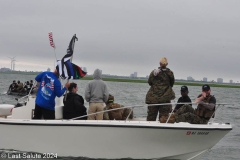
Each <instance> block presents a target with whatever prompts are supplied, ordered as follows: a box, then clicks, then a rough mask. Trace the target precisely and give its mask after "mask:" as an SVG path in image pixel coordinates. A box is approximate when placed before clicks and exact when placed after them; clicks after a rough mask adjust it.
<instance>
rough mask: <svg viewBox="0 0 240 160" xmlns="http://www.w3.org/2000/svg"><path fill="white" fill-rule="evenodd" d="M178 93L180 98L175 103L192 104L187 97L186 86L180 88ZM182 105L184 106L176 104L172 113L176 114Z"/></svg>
mask: <svg viewBox="0 0 240 160" xmlns="http://www.w3.org/2000/svg"><path fill="white" fill-rule="evenodd" d="M180 92H181V95H182V96H181V97H180V98H179V99H178V101H177V103H184V102H187V103H192V101H191V99H190V98H189V96H188V93H189V91H188V87H187V86H182V87H181V90H180ZM183 105H184V104H177V105H176V107H175V109H174V112H176V111H177V110H178V109H179V108H181V107H182V106H183ZM189 105H192V104H189Z"/></svg>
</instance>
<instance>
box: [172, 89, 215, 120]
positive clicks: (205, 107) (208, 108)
mask: <svg viewBox="0 0 240 160" xmlns="http://www.w3.org/2000/svg"><path fill="white" fill-rule="evenodd" d="M195 103H198V106H197V109H195V110H194V109H193V108H192V106H190V105H184V106H182V107H181V108H180V109H179V110H177V112H176V113H175V121H176V122H188V123H191V124H207V123H208V121H209V119H210V118H211V117H213V118H214V113H215V105H216V98H215V97H214V96H213V95H211V90H210V86H209V85H208V84H204V85H203V86H202V94H200V95H199V96H198V98H197V99H195Z"/></svg>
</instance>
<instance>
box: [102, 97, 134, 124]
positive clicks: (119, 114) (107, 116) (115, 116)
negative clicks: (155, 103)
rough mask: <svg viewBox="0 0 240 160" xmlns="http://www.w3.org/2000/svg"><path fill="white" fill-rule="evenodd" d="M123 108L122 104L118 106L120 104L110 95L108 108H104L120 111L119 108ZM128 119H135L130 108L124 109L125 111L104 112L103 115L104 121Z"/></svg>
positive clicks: (107, 103)
mask: <svg viewBox="0 0 240 160" xmlns="http://www.w3.org/2000/svg"><path fill="white" fill-rule="evenodd" d="M122 107H124V106H123V105H121V104H118V103H114V96H113V95H111V94H109V96H108V101H107V102H106V107H104V110H110V109H118V108H122ZM130 112H131V113H130ZM129 114H130V115H129ZM128 115H129V117H128ZM127 117H128V118H129V119H132V118H133V111H131V109H130V108H124V109H118V110H114V111H109V112H104V114H103V119H104V120H126V119H127Z"/></svg>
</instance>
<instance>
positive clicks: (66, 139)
mask: <svg viewBox="0 0 240 160" xmlns="http://www.w3.org/2000/svg"><path fill="white" fill-rule="evenodd" d="M56 101H57V103H56V107H55V108H56V119H57V120H32V119H31V118H32V116H33V109H34V106H35V98H34V97H32V96H30V97H29V99H28V102H27V105H26V106H23V107H18V108H14V109H12V115H11V116H7V118H2V119H0V128H1V136H0V148H1V149H7V150H8V149H14V150H19V151H25V152H34V153H35V152H37V153H51V154H53V155H56V154H57V156H64V157H68V156H71V157H88V158H100V159H101V158H105V159H121V158H132V159H182V160H186V159H195V158H199V157H200V155H202V154H203V153H204V152H206V151H208V150H209V149H211V148H212V147H213V146H214V145H215V144H216V143H218V142H219V141H220V140H221V139H222V138H223V137H224V136H225V135H226V134H227V133H228V132H229V131H231V130H232V125H230V124H223V123H213V122H209V123H208V124H189V123H174V124H169V123H160V122H159V121H153V122H149V121H146V118H134V119H132V120H126V121H116V120H113V121H109V120H98V121H93V120H62V107H61V106H63V104H62V98H57V99H56Z"/></svg>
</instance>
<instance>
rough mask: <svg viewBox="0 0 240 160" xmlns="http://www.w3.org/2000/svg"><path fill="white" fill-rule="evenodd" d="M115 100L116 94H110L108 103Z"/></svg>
mask: <svg viewBox="0 0 240 160" xmlns="http://www.w3.org/2000/svg"><path fill="white" fill-rule="evenodd" d="M113 101H114V96H113V95H111V94H109V96H108V103H113Z"/></svg>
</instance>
